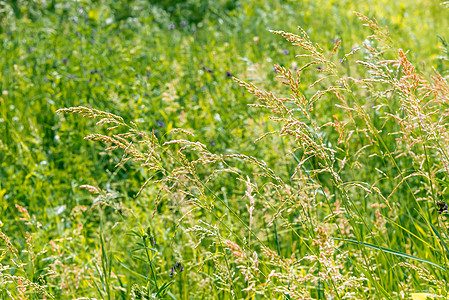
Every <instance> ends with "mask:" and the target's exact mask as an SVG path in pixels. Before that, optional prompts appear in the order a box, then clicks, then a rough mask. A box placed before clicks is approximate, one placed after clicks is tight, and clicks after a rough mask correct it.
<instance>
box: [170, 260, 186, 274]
mask: <svg viewBox="0 0 449 300" xmlns="http://www.w3.org/2000/svg"><path fill="white" fill-rule="evenodd" d="M182 271H184V268H183V266H182V264H181V263H180V262H177V263H176V264H175V265H174V266H173V267H172V268H171V273H170V277H173V274H175V273H181V272H182Z"/></svg>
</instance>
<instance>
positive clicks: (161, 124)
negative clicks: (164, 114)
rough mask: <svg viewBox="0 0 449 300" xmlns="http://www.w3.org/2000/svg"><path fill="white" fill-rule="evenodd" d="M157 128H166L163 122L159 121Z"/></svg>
mask: <svg viewBox="0 0 449 300" xmlns="http://www.w3.org/2000/svg"><path fill="white" fill-rule="evenodd" d="M157 126H159V127H164V126H165V123H164V122H162V121H157Z"/></svg>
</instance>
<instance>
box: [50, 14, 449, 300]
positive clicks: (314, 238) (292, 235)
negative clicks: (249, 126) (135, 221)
mask: <svg viewBox="0 0 449 300" xmlns="http://www.w3.org/2000/svg"><path fill="white" fill-rule="evenodd" d="M356 15H357V16H358V17H359V18H360V19H361V20H362V21H363V22H365V24H364V25H366V26H367V27H368V28H369V29H370V30H371V31H372V35H371V36H369V38H368V39H367V40H365V41H364V42H363V43H362V45H363V46H361V47H360V48H357V49H353V50H352V51H351V52H349V53H342V51H340V49H339V47H340V45H341V44H340V42H337V43H336V45H335V47H334V48H333V49H330V50H324V49H323V48H322V47H320V46H319V45H318V44H317V43H314V42H313V41H312V40H311V39H310V37H309V36H308V34H307V33H306V31H305V30H304V29H302V28H299V34H292V33H287V32H283V31H274V33H275V34H278V35H281V36H283V37H284V38H285V39H286V40H288V41H289V42H291V43H292V44H293V45H294V46H297V47H299V49H300V50H301V54H300V55H298V57H301V58H306V59H307V61H306V62H305V63H304V65H303V66H301V67H299V68H297V70H295V71H292V70H289V69H287V68H285V67H283V66H280V65H276V66H275V71H276V73H277V76H278V78H280V79H281V81H282V83H283V84H284V85H285V86H286V87H288V89H289V91H288V93H289V94H288V96H277V95H276V94H275V93H273V92H269V91H265V90H262V89H260V88H258V87H257V86H255V85H254V84H251V83H247V82H245V81H243V80H239V79H235V80H236V81H237V82H238V83H239V84H240V85H241V86H243V87H244V88H245V89H247V90H248V91H249V92H250V93H252V94H254V95H255V96H256V98H257V100H258V102H257V103H255V104H254V105H252V106H253V107H256V108H261V109H264V110H266V111H267V112H268V119H269V120H271V121H270V122H273V124H276V123H277V124H279V125H278V126H276V125H273V127H277V128H278V130H275V131H272V132H267V133H266V134H264V135H263V136H262V137H260V138H258V139H257V141H258V142H262V141H263V139H264V138H267V137H268V136H272V135H278V136H279V137H280V138H281V140H282V143H283V145H284V149H285V151H286V155H285V156H284V157H283V158H282V159H283V160H284V161H281V162H280V163H285V161H288V160H291V159H293V160H294V161H296V165H295V166H294V168H293V169H292V170H290V171H289V172H288V174H285V173H281V174H278V173H279V171H278V169H277V168H276V169H272V168H270V167H269V165H268V164H267V163H266V162H264V161H263V160H262V159H261V158H258V157H253V156H249V155H244V154H226V153H221V154H214V153H212V152H211V151H209V150H208V147H207V146H206V145H205V144H202V143H201V142H199V141H195V140H194V138H195V136H194V135H193V134H191V133H190V132H188V131H186V130H184V129H173V130H171V131H170V132H168V133H167V134H166V136H164V140H165V142H161V141H160V138H158V137H157V136H156V135H155V134H154V132H152V133H150V134H147V133H144V132H143V131H141V130H140V129H139V127H138V126H137V124H136V123H134V122H126V121H125V120H124V119H123V118H122V117H120V116H117V115H114V114H111V113H107V112H103V111H99V110H96V109H92V108H87V107H72V108H65V109H60V110H58V112H59V113H79V114H82V115H83V116H84V117H88V118H95V119H99V121H98V122H97V125H104V124H107V125H108V126H110V127H109V128H108V130H109V131H117V130H121V132H120V133H114V134H99V133H96V134H91V135H88V136H87V137H86V139H88V140H93V141H99V142H102V143H105V144H107V145H108V147H107V148H106V150H107V151H114V150H117V149H121V151H122V153H123V156H122V159H121V160H120V162H118V163H117V165H116V166H117V167H119V166H123V165H124V164H125V163H127V162H130V161H134V162H135V163H137V167H138V168H142V169H144V170H145V172H146V177H147V179H146V181H145V182H144V183H143V184H142V187H141V188H140V190H139V191H138V193H137V194H136V196H139V195H140V197H143V196H145V195H146V196H151V197H152V198H153V199H154V200H153V201H154V204H153V212H154V214H153V216H154V217H156V218H157V217H158V216H157V212H158V210H159V207H160V206H162V205H164V201H166V202H167V201H174V200H173V199H176V200H175V201H176V202H177V205H178V206H180V208H179V210H180V212H181V215H180V217H179V219H178V220H177V221H176V230H184V233H185V234H189V235H190V239H191V243H189V246H190V247H192V251H195V252H199V253H201V254H202V258H201V259H200V262H199V266H198V265H197V266H194V265H195V263H194V262H193V261H191V262H190V263H189V262H183V265H185V266H186V270H188V271H189V276H190V278H196V279H198V278H202V280H207V282H209V284H211V285H212V286H213V287H214V288H217V289H218V290H220V291H222V292H223V293H224V294H226V295H228V296H229V297H232V298H234V297H235V298H242V297H254V296H255V295H263V296H264V297H269V298H271V297H278V296H284V297H288V298H301V299H327V298H332V299H334V298H335V299H363V298H365V299H371V298H388V299H393V298H396V297H400V298H405V297H407V295H408V293H410V292H411V291H413V290H415V289H427V290H429V289H432V290H433V291H434V292H435V295H438V296H443V297H445V296H447V289H446V286H445V285H443V284H442V282H445V280H446V275H445V274H446V268H447V263H446V260H447V257H446V250H447V246H446V242H447V238H446V237H447V233H446V222H447V220H446V216H445V214H446V213H447V205H445V202H444V198H445V195H446V193H447V192H446V190H447V189H446V188H445V187H446V178H447V171H448V169H447V165H448V163H447V162H448V159H447V155H446V149H447V146H448V145H447V144H448V142H449V139H448V138H447V136H446V134H445V132H446V131H447V130H446V128H447V122H446V116H447V114H446V112H445V111H446V105H447V100H448V94H449V87H448V84H447V81H446V79H445V78H444V77H443V76H442V75H440V74H439V73H438V72H437V71H436V70H433V75H430V76H427V75H425V73H424V71H418V70H417V69H416V67H414V66H413V64H412V63H411V62H410V61H409V60H408V59H407V56H406V54H405V53H404V51H403V50H401V49H398V50H395V49H396V48H395V44H394V42H393V40H392V39H391V38H390V36H389V32H388V30H384V29H383V28H381V27H380V26H379V24H378V22H377V21H376V20H375V19H373V20H371V19H369V18H367V17H365V16H364V15H362V14H359V13H356ZM359 53H361V55H362V56H363V57H362V58H361V59H359V60H357V61H356V65H358V67H357V66H356V67H353V70H352V71H351V72H356V73H357V74H358V75H359V77H355V76H353V75H351V74H348V73H347V72H348V70H351V67H347V65H349V64H350V62H351V61H352V60H353V57H357V55H359ZM306 72H315V73H316V75H312V76H311V77H312V78H313V77H315V80H314V81H313V82H303V81H302V80H301V77H302V76H303V74H305V73H306ZM426 76H427V77H428V79H427V78H426ZM329 112H330V113H329ZM179 134H181V135H184V136H185V138H178V135H179ZM242 163H245V164H247V166H248V167H247V168H245V170H248V169H251V170H253V172H252V173H251V172H245V171H244V170H242V169H240V168H239V167H238V165H239V164H242ZM364 169H365V170H369V171H364ZM220 178H227V179H231V180H236V184H235V186H236V187H237V190H236V191H235V194H232V195H228V194H225V193H221V194H219V193H217V188H216V186H215V185H216V184H218V183H219V180H220ZM150 186H156V187H157V192H156V194H151V193H150V194H145V192H144V190H145V188H146V187H150ZM95 191H96V190H95ZM238 197H241V198H242V199H243V200H244V202H246V205H245V206H244V207H238V206H236V205H233V204H230V202H229V199H228V198H231V199H236V198H238ZM404 197H406V199H404ZM254 220H263V224H264V226H260V224H261V222H259V227H256V226H255V224H254ZM410 224H413V225H412V226H410ZM185 226H187V227H185ZM270 231H271V232H270ZM144 236H145V235H144ZM175 236H176V234H175ZM175 236H174V240H173V242H175V243H176V242H177V241H176V237H175ZM399 240H400V242H399ZM143 241H144V243H143V244H140V245H141V246H142V249H146V250H148V249H149V248H148V247H149V246H148V245H147V244H146V243H145V238H144V239H143ZM287 241H288V242H287ZM283 244H286V245H289V247H288V248H282V246H281V245H283ZM417 244H419V245H422V246H423V247H424V249H423V247H416V245H417ZM373 249H374V250H375V251H373ZM428 249H432V251H428ZM152 251H153V250H152ZM154 253H155V255H156V253H157V250H156V251H155V252H154ZM147 258H148V262H149V266H151V273H152V275H151V276H152V279H151V280H150V281H148V284H147V285H146V287H143V291H144V293H147V294H148V296H149V295H150V294H154V293H156V294H159V293H160V287H159V285H158V283H157V282H158V280H159V279H158V276H161V271H160V270H159V271H157V270H154V265H153V258H152V256H150V255H149V254H148V253H147ZM405 261H408V262H407V263H405ZM419 263H423V264H427V267H431V269H430V270H427V269H424V267H423V266H421V265H418V264H419ZM176 266H177V265H176ZM206 266H209V268H212V274H204V272H202V271H201V269H203V268H205V267H206ZM173 270H174V269H173V268H172V272H171V275H173V274H174V271H173ZM183 270H184V268H183ZM415 271H418V278H417V277H416V276H415V275H416V274H414V272H415ZM109 272H110V271H109ZM156 274H158V275H156ZM404 277H406V278H409V279H410V280H408V281H407V282H406V283H401V284H398V285H397V286H393V285H392V282H396V283H400V282H401V278H404ZM420 279H425V280H424V281H422V280H421V281H420ZM172 284H174V282H173V281H167V282H165V283H164V285H163V287H164V292H163V293H165V292H166V291H168V290H169V286H170V285H172ZM422 284H426V285H428V286H423V285H422ZM432 285H433V286H432ZM108 295H109V294H108Z"/></svg>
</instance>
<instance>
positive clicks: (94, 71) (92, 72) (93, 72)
mask: <svg viewBox="0 0 449 300" xmlns="http://www.w3.org/2000/svg"><path fill="white" fill-rule="evenodd" d="M89 73H90V74H91V75H92V74H95V73H97V69H94V70H92V71H90V72H89Z"/></svg>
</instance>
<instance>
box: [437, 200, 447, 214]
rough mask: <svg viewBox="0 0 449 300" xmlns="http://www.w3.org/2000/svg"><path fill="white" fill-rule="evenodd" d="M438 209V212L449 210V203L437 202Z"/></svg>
mask: <svg viewBox="0 0 449 300" xmlns="http://www.w3.org/2000/svg"><path fill="white" fill-rule="evenodd" d="M437 211H438V213H440V214H441V213H443V212H447V204H446V202H444V201H439V202H437Z"/></svg>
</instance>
